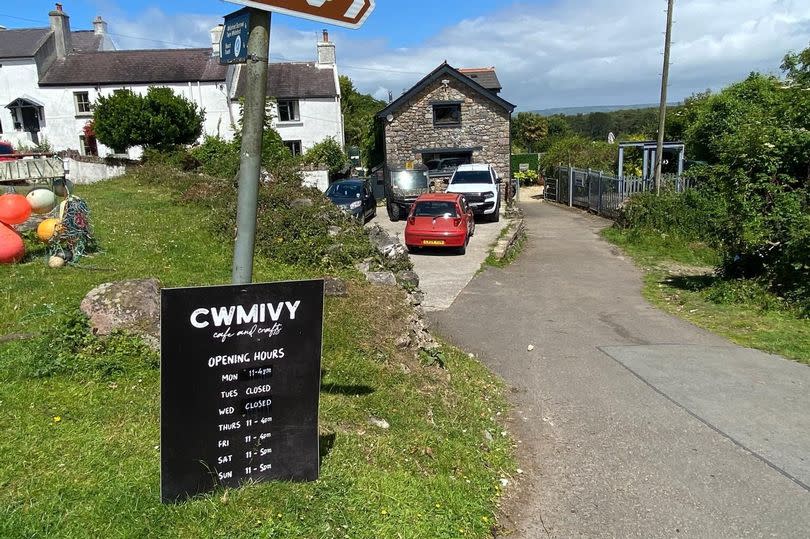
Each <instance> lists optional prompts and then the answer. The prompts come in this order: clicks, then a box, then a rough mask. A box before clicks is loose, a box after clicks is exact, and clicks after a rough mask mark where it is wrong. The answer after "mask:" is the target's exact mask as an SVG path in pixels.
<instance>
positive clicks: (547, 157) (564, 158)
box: [540, 135, 617, 173]
mask: <svg viewBox="0 0 810 539" xmlns="http://www.w3.org/2000/svg"><path fill="white" fill-rule="evenodd" d="M616 159H617V150H616V146H615V145H612V144H608V143H607V142H601V141H591V140H588V139H587V138H585V137H582V136H579V135H571V136H568V137H565V138H561V139H558V140H556V141H555V142H554V143H553V144H552V145H551V147H550V148H549V149H548V151H547V152H546V153H545V154H543V156H542V157H541V158H540V167H541V169H543V170H545V171H546V172H547V173H550V172H551V171H552V170H553V169H554V168H555V167H557V166H559V165H560V163H562V164H563V165H564V166H565V165H571V166H574V167H578V168H591V169H594V170H602V171H604V172H612V171H614V170H615V169H616Z"/></svg>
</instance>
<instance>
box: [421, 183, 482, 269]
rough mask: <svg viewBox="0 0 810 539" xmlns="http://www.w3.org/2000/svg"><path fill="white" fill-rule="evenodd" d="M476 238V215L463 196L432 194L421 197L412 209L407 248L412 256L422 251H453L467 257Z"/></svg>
mask: <svg viewBox="0 0 810 539" xmlns="http://www.w3.org/2000/svg"><path fill="white" fill-rule="evenodd" d="M473 234H475V220H474V219H473V211H472V209H471V208H470V207H469V206H468V205H467V201H466V200H465V198H464V195H461V194H457V193H430V194H425V195H421V196H420V197H419V198H417V199H416V202H414V203H413V206H411V213H410V215H408V223H407V224H406V225H405V245H406V246H407V247H408V250H409V251H411V252H413V251H414V250H416V249H418V248H420V247H452V248H455V249H458V252H459V254H464V253H465V252H466V251H467V243H468V242H469V241H470V237H472V235H473Z"/></svg>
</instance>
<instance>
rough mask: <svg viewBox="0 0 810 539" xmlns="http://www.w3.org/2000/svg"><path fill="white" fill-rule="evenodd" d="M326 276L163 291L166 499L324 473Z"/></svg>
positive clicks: (162, 431) (163, 487)
mask: <svg viewBox="0 0 810 539" xmlns="http://www.w3.org/2000/svg"><path fill="white" fill-rule="evenodd" d="M323 287H324V284H323V281H296V282H283V283H270V284H254V285H242V286H218V287H209V288H178V289H164V290H163V291H162V293H161V322H160V329H161V425H160V436H161V444H160V447H161V478H160V481H161V498H162V500H163V501H164V502H166V503H171V502H177V501H182V500H184V499H186V498H188V497H190V496H194V495H196V494H200V493H204V492H208V491H210V490H212V489H214V488H216V487H217V486H227V487H238V486H239V485H241V484H244V483H245V482H247V481H263V480H270V479H279V480H291V481H314V480H315V479H317V478H318V472H319V470H318V468H319V451H318V395H319V391H320V372H321V342H322V334H323Z"/></svg>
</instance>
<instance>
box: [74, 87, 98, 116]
mask: <svg viewBox="0 0 810 539" xmlns="http://www.w3.org/2000/svg"><path fill="white" fill-rule="evenodd" d="M81 96H84V97H86V98H87V101H86V102H85V101H83V100H80V99H79V98H80V97H81ZM73 106H74V108H75V109H76V116H92V115H93V102H92V101H90V92H73ZM84 106H86V107H87V110H82V108H84Z"/></svg>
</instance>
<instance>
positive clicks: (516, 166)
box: [512, 153, 540, 176]
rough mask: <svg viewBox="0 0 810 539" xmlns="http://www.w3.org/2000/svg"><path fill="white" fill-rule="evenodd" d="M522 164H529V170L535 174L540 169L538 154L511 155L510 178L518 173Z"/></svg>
mask: <svg viewBox="0 0 810 539" xmlns="http://www.w3.org/2000/svg"><path fill="white" fill-rule="evenodd" d="M522 163H528V164H529V170H534V171H535V172H537V171H538V170H539V169H540V154H538V153H516V154H512V176H514V175H515V174H516V173H518V172H520V165H521V164H522Z"/></svg>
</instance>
